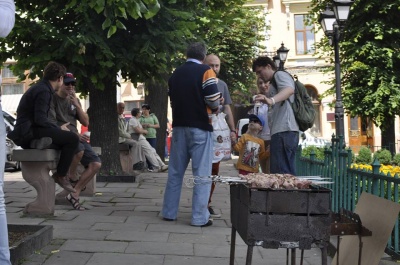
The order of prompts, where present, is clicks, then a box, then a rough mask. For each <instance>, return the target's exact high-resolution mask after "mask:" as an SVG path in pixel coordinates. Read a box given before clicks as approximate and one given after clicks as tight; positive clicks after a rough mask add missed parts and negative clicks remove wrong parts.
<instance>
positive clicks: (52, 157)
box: [12, 147, 101, 216]
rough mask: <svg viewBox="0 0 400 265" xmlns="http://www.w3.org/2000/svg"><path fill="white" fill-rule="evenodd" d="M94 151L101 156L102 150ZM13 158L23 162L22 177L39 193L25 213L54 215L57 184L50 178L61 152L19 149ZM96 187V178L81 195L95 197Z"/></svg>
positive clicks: (26, 207)
mask: <svg viewBox="0 0 400 265" xmlns="http://www.w3.org/2000/svg"><path fill="white" fill-rule="evenodd" d="M93 149H94V150H95V152H97V153H98V154H100V152H101V148H96V149H95V147H93ZM99 149H100V150H99ZM12 156H13V160H14V161H20V162H21V172H22V177H23V178H24V180H25V181H26V182H28V183H29V184H31V185H32V186H33V187H34V188H35V189H36V192H37V196H36V199H35V200H34V201H33V202H30V203H28V204H27V205H26V206H25V209H24V213H25V214H27V215H34V216H43V215H54V206H55V202H56V194H55V182H54V180H53V178H51V176H50V171H53V170H55V169H56V168H57V164H58V160H59V158H60V151H59V150H56V149H44V150H38V149H17V150H13V155H12ZM95 187H96V177H94V178H93V179H92V180H91V181H90V182H89V183H88V185H87V186H86V190H85V191H84V192H82V193H81V195H82V196H85V195H89V196H93V194H94V193H95ZM66 194H67V193H66ZM64 197H65V196H64ZM64 200H65V199H64Z"/></svg>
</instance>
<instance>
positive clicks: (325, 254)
mask: <svg viewBox="0 0 400 265" xmlns="http://www.w3.org/2000/svg"><path fill="white" fill-rule="evenodd" d="M321 264H322V265H328V249H327V247H323V248H321Z"/></svg>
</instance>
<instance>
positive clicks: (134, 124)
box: [128, 117, 146, 140]
mask: <svg viewBox="0 0 400 265" xmlns="http://www.w3.org/2000/svg"><path fill="white" fill-rule="evenodd" d="M136 127H139V128H143V127H142V125H141V124H140V122H139V120H138V119H136V117H132V118H131V119H130V120H129V123H128V133H129V134H132V133H136V132H135V130H134V129H133V128H136ZM140 139H144V140H146V137H144V136H143V134H140V135H139V139H138V140H140Z"/></svg>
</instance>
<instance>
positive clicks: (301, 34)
mask: <svg viewBox="0 0 400 265" xmlns="http://www.w3.org/2000/svg"><path fill="white" fill-rule="evenodd" d="M307 20H308V15H294V29H295V34H296V54H299V55H301V54H310V53H311V54H312V53H314V51H315V50H314V43H315V36H314V26H310V25H307V24H306V23H307Z"/></svg>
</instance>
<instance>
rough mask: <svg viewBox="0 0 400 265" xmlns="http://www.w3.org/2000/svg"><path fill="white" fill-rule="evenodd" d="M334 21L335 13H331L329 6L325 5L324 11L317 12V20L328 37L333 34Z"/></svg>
mask: <svg viewBox="0 0 400 265" xmlns="http://www.w3.org/2000/svg"><path fill="white" fill-rule="evenodd" d="M335 21H336V17H335V13H333V11H332V9H331V8H330V6H326V9H325V11H324V12H322V13H320V14H319V18H318V22H319V23H320V24H321V26H322V30H323V31H324V33H325V35H326V36H327V37H328V38H329V37H331V36H332V35H333V23H334V22H335Z"/></svg>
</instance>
